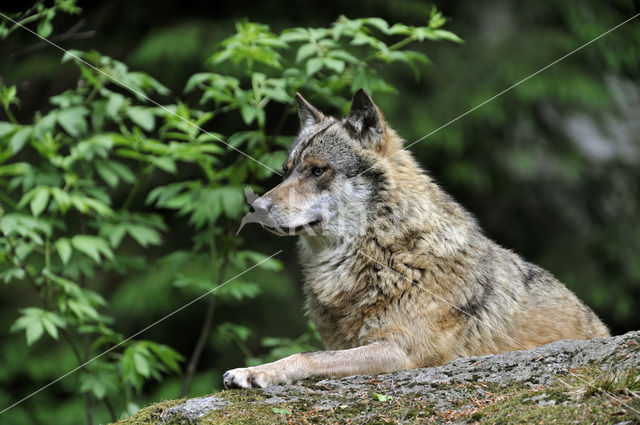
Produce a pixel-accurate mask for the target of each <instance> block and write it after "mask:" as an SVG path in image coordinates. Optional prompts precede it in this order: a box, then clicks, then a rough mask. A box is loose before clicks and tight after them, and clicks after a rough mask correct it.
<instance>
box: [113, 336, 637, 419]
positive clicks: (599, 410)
mask: <svg viewBox="0 0 640 425" xmlns="http://www.w3.org/2000/svg"><path fill="white" fill-rule="evenodd" d="M639 366H640V331H634V332H629V333H627V334H625V335H621V336H615V337H612V338H598V339H594V340H591V341H557V342H554V343H552V344H549V345H546V346H543V347H539V348H535V349H533V350H527V351H512V352H508V353H503V354H499V355H493V356H482V357H470V358H463V359H457V360H455V361H453V362H451V363H449V364H446V365H443V366H438V367H429V368H423V369H412V370H407V371H401V372H395V373H389V374H384V375H377V376H352V377H347V378H341V379H321V380H318V379H313V380H306V381H303V382H302V383H300V384H299V385H289V386H274V387H270V388H266V389H251V390H225V391H222V392H220V393H218V394H216V395H212V396H209V397H200V398H194V399H190V400H186V401H185V400H182V401H169V402H162V403H158V404H156V405H152V406H149V407H147V408H145V409H142V410H141V411H139V412H138V413H136V415H134V416H132V417H131V418H128V419H125V420H123V421H121V423H124V424H134V423H135V424H166V425H170V424H185V423H188V424H218V423H247V424H254V423H255V424H262V423H264V424H267V423H281V422H282V423H287V422H289V423H304V422H305V421H306V422H308V423H314V422H315V423H365V422H366V423H414V422H416V421H418V422H427V423H428V422H445V423H473V422H478V423H533V422H535V423H538V422H540V421H544V422H545V423H549V421H553V420H555V422H556V423H571V422H575V423H585V422H586V423H592V422H598V423H600V422H604V423H627V422H628V423H631V424H637V423H640V372H639V369H638V367H639ZM389 396H390V397H389Z"/></svg>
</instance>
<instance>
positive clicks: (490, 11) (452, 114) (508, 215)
mask: <svg viewBox="0 0 640 425" xmlns="http://www.w3.org/2000/svg"><path fill="white" fill-rule="evenodd" d="M432 4H433V3H426V2H420V1H415V0H405V1H393V2H390V1H370V2H361V1H340V2H338V1H322V2H312V1H290V2H274V1H248V2H230V1H223V2H174V1H154V2H133V1H109V2H81V3H79V6H80V7H82V9H83V10H82V13H81V14H80V15H76V16H66V15H60V17H59V18H56V21H55V27H56V32H55V35H53V36H52V37H51V40H52V41H54V42H56V43H59V44H60V45H61V46H63V47H64V48H66V49H69V48H76V49H82V50H91V49H96V50H98V51H99V52H101V53H102V54H105V55H108V56H111V57H113V58H116V59H118V60H121V61H123V62H125V63H126V64H127V65H129V67H130V68H132V69H139V70H142V71H145V72H148V73H149V74H151V75H152V76H153V77H155V78H156V79H158V80H159V81H161V82H162V83H163V84H164V85H166V86H167V87H169V88H170V89H171V91H172V93H176V94H177V95H180V96H182V95H181V92H182V90H183V88H184V86H185V83H186V81H187V79H188V77H189V76H190V75H192V74H193V73H195V72H200V71H202V70H203V69H204V65H203V64H204V62H205V60H206V59H207V58H208V57H210V56H211V54H212V53H213V52H214V51H215V49H216V45H217V43H218V42H219V41H220V40H222V39H223V38H225V37H227V36H229V35H230V34H232V33H233V31H234V25H235V22H236V21H238V20H240V19H243V18H247V19H248V20H250V21H256V22H261V23H265V24H268V25H269V26H270V27H271V29H272V30H274V31H279V30H281V29H284V28H288V27H294V26H295V27H297V26H304V27H307V26H328V25H330V23H331V22H333V21H334V20H335V19H336V18H338V16H340V15H342V14H344V15H347V16H348V17H350V18H357V17H369V16H377V17H382V18H383V19H385V20H387V21H388V22H390V23H394V22H403V23H406V24H416V25H421V24H424V22H425V21H426V20H427V18H428V16H429V10H430V6H431V5H432ZM435 5H436V6H437V7H438V9H439V10H441V11H442V12H443V13H444V15H446V16H447V17H449V18H450V19H451V21H450V23H449V24H448V25H447V29H448V30H450V31H452V32H454V33H456V34H457V35H458V36H460V37H461V38H462V39H463V40H464V41H465V42H464V44H452V43H428V44H425V45H421V46H418V47H416V49H417V50H421V51H424V52H425V53H426V54H427V55H428V56H429V58H430V59H431V60H432V64H430V65H428V66H426V67H422V68H421V72H420V76H419V79H416V78H415V77H414V75H413V74H412V73H411V71H410V70H409V69H403V68H399V67H394V68H392V69H391V68H390V69H389V71H388V72H387V71H384V72H387V73H386V74H385V77H386V78H387V79H388V81H389V82H391V84H392V85H393V86H394V87H395V88H396V92H395V93H389V94H381V95H379V96H377V97H376V99H375V100H376V101H377V102H378V104H379V105H380V106H381V108H382V110H383V111H384V113H385V115H386V118H387V121H388V122H389V123H390V124H391V125H392V126H393V127H394V128H396V130H398V132H399V134H400V135H401V136H402V137H404V138H405V140H406V141H407V143H411V142H413V141H415V140H417V139H418V138H421V137H423V136H424V135H426V134H428V133H430V132H432V131H433V130H435V129H437V128H438V127H440V126H442V125H443V124H445V123H447V122H449V121H450V120H452V119H454V118H456V117H458V116H459V115H460V114H462V113H464V112H466V111H468V110H469V109H471V108H473V107H475V106H476V105H478V104H480V103H482V102H483V101H485V100H486V99H488V98H490V97H492V96H494V95H495V94H497V93H499V92H501V91H502V90H504V89H506V88H507V87H509V86H511V85H512V84H514V83H516V82H518V81H520V80H521V79H523V78H525V77H527V76H529V75H530V74H532V73H534V72H535V71H537V70H539V69H541V68H542V67H544V66H546V65H548V64H549V63H551V62H553V61H554V60H556V59H558V58H560V57H561V56H563V55H564V54H566V53H568V52H570V51H572V50H573V49H575V48H577V47H579V46H580V45H582V44H583V43H585V42H587V41H589V40H591V39H593V38H594V37H596V36H597V35H599V34H601V33H603V32H604V31H606V30H608V29H609V28H611V27H613V26H615V25H617V24H619V23H620V22H622V21H624V20H625V19H627V18H629V17H631V16H632V15H634V14H635V13H637V12H638V5H637V2H633V1H612V2H606V3H605V2H600V1H576V2H556V1H519V2H516V1H494V2H475V1H465V0H458V1H447V2H435ZM4 7H5V6H3V8H4ZM13 7H15V8H16V9H17V8H18V5H14V6H13ZM3 10H7V9H3ZM60 57H61V52H60V51H58V50H56V49H54V48H52V47H51V46H49V45H47V44H45V43H43V42H40V41H38V40H37V39H36V38H35V37H34V36H33V35H31V34H29V33H27V32H24V31H18V32H16V33H15V34H12V35H11V37H10V38H8V39H6V40H3V41H0V75H1V76H2V78H3V80H4V81H5V83H7V84H16V85H17V86H18V90H19V93H20V99H21V105H20V108H19V110H17V111H16V116H17V118H18V119H19V120H22V119H29V118H30V117H31V116H32V115H33V112H34V111H36V110H46V109H47V108H48V106H47V99H48V98H49V97H50V96H52V95H55V94H57V93H60V92H61V91H64V90H65V89H67V88H69V87H71V86H73V84H74V83H75V81H76V80H77V73H76V72H73V71H72V68H71V67H70V65H61V64H60ZM639 83H640V21H638V20H636V21H632V22H630V23H628V24H627V25H625V26H624V27H622V28H620V29H619V30H616V31H615V32H613V33H611V34H609V35H607V36H605V37H603V38H602V39H600V40H598V41H596V42H594V43H593V44H591V45H589V46H587V47H585V48H584V49H583V50H581V51H579V52H577V53H575V54H574V55H572V56H570V57H568V58H567V59H564V60H562V61H561V62H559V63H558V64H556V65H554V66H552V67H551V68H549V69H547V70H545V71H543V72H542V73H540V74H539V75H536V76H535V77H533V78H531V79H530V80H528V81H526V82H524V83H523V84H522V85H519V86H518V87H516V88H514V89H513V90H511V91H509V92H507V93H505V94H504V95H502V96H500V97H498V98H496V99H495V100H493V101H491V102H489V103H488V104H486V105H484V106H482V107H480V108H479V109H477V110H475V111H473V112H471V113H470V114H468V115H466V116H464V117H462V118H460V119H459V120H457V121H455V122H453V123H451V124H450V125H448V126H447V127H446V128H444V129H442V130H440V131H438V132H436V133H435V134H433V135H432V136H430V137H428V138H426V139H424V140H422V141H421V142H419V143H417V144H416V145H415V146H412V147H411V148H410V149H411V151H412V152H414V154H415V155H416V157H417V158H418V159H419V161H420V163H422V164H423V165H424V167H425V168H426V169H427V170H429V172H430V173H431V175H432V176H434V178H435V179H436V180H437V181H438V182H439V183H440V184H441V185H442V186H443V187H444V188H445V190H447V191H448V192H449V193H451V194H452V195H453V196H454V197H455V198H456V199H457V200H458V201H459V202H460V203H462V204H463V205H464V206H465V207H466V208H467V209H469V210H470V211H471V212H472V213H473V214H474V215H475V216H476V217H477V218H478V220H479V222H480V224H481V225H482V227H483V228H484V229H485V231H486V232H487V234H488V235H489V236H490V237H492V238H493V239H494V240H496V241H497V242H498V243H499V244H501V245H503V246H505V247H507V248H509V249H512V250H513V251H515V252H517V253H519V254H521V255H522V256H523V257H524V258H525V259H527V260H529V261H531V262H534V263H537V264H539V265H541V266H542V267H544V268H546V269H547V270H549V271H551V272H552V273H553V274H554V275H556V276H557V277H558V278H559V279H560V280H561V281H562V282H564V283H565V284H566V285H567V286H568V287H569V288H570V289H571V290H573V291H574V292H575V293H576V294H577V295H578V296H579V297H580V298H581V299H582V300H584V301H585V302H586V303H587V304H588V305H589V306H591V307H592V308H593V309H594V310H595V311H596V312H597V313H598V314H599V315H600V316H601V318H602V319H603V320H604V321H605V322H606V323H607V324H608V325H609V326H610V328H611V330H612V332H613V333H615V334H619V333H624V332H626V331H629V330H632V329H638V328H639V327H640V326H639V325H640V315H639V314H638V312H639V306H640V214H639V213H638V211H639V208H638V207H639V206H640V205H639V199H640V165H639V162H638V159H639V157H640V139H639V138H640V136H638V135H639V134H640V120H639V119H640V84H639ZM177 95H176V96H177ZM185 97H186V98H187V99H188V98H189V97H188V96H185ZM168 99H169V100H171V96H169V97H168ZM317 103H318V104H317V106H318V107H320V108H321V109H324V110H325V111H326V112H328V113H337V112H338V111H335V110H332V109H331V107H330V106H328V105H326V104H325V105H323V104H322V100H321V99H320V100H318V102H317ZM269 122H270V121H269V115H267V125H270V124H269ZM229 125H230V126H237V125H238V123H230V124H229ZM296 127H297V122H296V120H295V119H291V120H290V122H287V124H286V129H285V132H286V133H288V134H294V133H295V131H296ZM215 130H216V131H217V132H220V133H222V134H224V133H225V132H228V131H236V130H237V128H216V129H215ZM277 182H278V179H276V178H274V179H273V181H271V182H268V183H266V184H265V186H267V187H269V186H272V185H275V184H277ZM167 214H169V213H167ZM184 231H185V236H184V237H185V238H188V237H189V235H188V232H189V229H188V228H185V230H184ZM245 232H246V237H247V238H248V239H249V240H251V241H253V242H252V244H253V245H254V249H255V250H258V251H261V252H263V253H265V254H266V255H270V254H272V253H273V252H275V251H277V250H278V249H284V250H285V251H284V253H283V255H282V256H281V260H282V261H283V262H284V264H285V268H284V271H283V272H281V273H279V274H273V275H267V280H271V282H268V283H265V288H264V289H263V295H261V296H260V297H259V298H257V299H255V300H251V301H247V302H243V303H237V304H235V305H233V304H232V305H225V306H223V307H221V308H220V309H219V310H218V311H216V321H218V322H220V323H221V322H225V321H231V320H233V321H235V322H239V323H243V324H245V325H246V326H248V327H250V328H251V329H252V330H253V334H252V336H251V337H250V338H249V339H248V341H247V346H248V347H249V349H250V350H251V351H252V352H253V354H255V355H259V354H261V353H264V352H265V351H266V349H265V348H263V347H261V345H260V339H261V338H262V337H264V336H278V337H290V338H295V337H297V336H299V335H300V334H302V333H304V332H305V330H306V319H305V318H304V317H303V315H302V311H301V294H300V285H299V282H300V279H301V276H300V272H299V269H298V267H297V265H296V258H295V241H294V240H293V239H284V238H277V237H275V236H273V235H271V234H268V233H266V232H263V231H261V230H259V229H258V228H257V227H250V228H247V229H246V230H245ZM152 254H153V253H152V252H151V253H150V255H152ZM103 295H104V296H105V297H106V298H107V299H108V300H109V302H110V304H111V308H112V309H113V311H112V315H113V316H114V317H115V319H116V324H117V325H116V327H117V328H118V330H119V331H120V332H122V333H123V334H125V335H128V334H130V333H133V332H135V331H137V330H139V329H141V328H143V327H144V326H146V325H147V324H149V323H151V322H152V321H154V320H156V319H157V318H158V317H160V316H162V315H163V314H166V313H167V312H169V311H171V310H173V309H174V308H176V307H177V306H179V305H180V304H181V300H185V299H188V298H185V297H182V298H180V297H178V296H177V295H176V294H175V290H174V289H172V287H171V285H170V284H164V283H162V278H161V276H157V274H154V271H153V270H149V271H147V272H146V273H138V274H136V275H130V276H113V281H112V282H111V283H110V285H109V287H108V288H105V293H104V294H103ZM20 296H22V294H21V293H20V292H19V291H16V290H15V289H12V288H8V287H6V286H3V285H0V323H1V324H2V327H1V328H0V339H1V340H2V346H3V347H2V352H3V354H2V357H1V358H2V362H0V382H3V384H2V387H3V388H6V389H7V390H3V393H4V394H3V397H1V399H2V400H3V402H4V401H6V402H7V404H9V401H15V400H16V398H17V397H18V396H19V395H23V394H25V393H27V392H28V390H29V389H32V386H31V385H24V384H23V382H24V381H25V380H26V381H28V382H33V381H35V382H38V380H40V381H41V382H42V383H43V384H44V383H46V382H47V378H48V377H49V375H50V371H49V368H48V366H47V364H50V363H51V362H60V363H61V364H65V360H64V358H65V357H66V356H68V353H67V352H66V351H64V350H62V349H60V351H58V349H57V348H56V347H55V341H54V342H50V343H46V344H53V346H50V347H49V346H44V345H46V344H44V343H43V346H36V347H35V348H31V349H27V348H25V347H23V345H24V342H23V336H22V335H15V334H9V330H8V329H9V327H10V325H11V323H12V322H13V321H14V320H15V318H16V310H17V308H19V307H22V306H23V305H24V302H23V301H24V300H22V299H20V298H19V297H20ZM205 309H206V306H205V305H204V304H203V303H201V304H197V305H194V306H192V307H191V308H189V309H188V310H185V311H183V312H181V313H180V314H179V315H177V316H175V317H174V318H172V319H170V320H168V321H167V322H164V323H163V324H162V325H160V326H158V327H157V328H154V329H151V330H150V331H149V332H148V334H147V335H145V338H147V339H153V340H158V341H161V342H163V343H166V344H168V345H170V346H172V347H174V348H175V349H177V350H178V351H179V352H181V353H183V354H184V355H185V356H188V355H189V353H190V351H191V349H192V347H193V345H194V344H195V340H196V338H197V335H198V331H199V323H200V321H201V317H202V315H203V314H204V310H205ZM245 357H246V356H245V353H243V352H242V350H240V349H239V348H238V347H237V346H234V345H233V344H227V345H224V344H223V342H221V341H220V340H218V339H216V336H215V335H213V336H212V339H211V341H210V342H209V344H208V346H207V349H206V350H205V354H204V357H203V360H202V362H201V364H200V367H199V370H200V372H199V374H198V376H197V379H196V380H195V381H194V385H193V387H192V390H191V392H190V394H189V395H191V396H194V395H197V394H205V393H208V392H211V391H213V390H215V389H217V388H219V387H220V378H219V376H220V374H221V373H222V372H223V371H224V370H225V369H226V368H229V367H235V366H240V365H242V364H243V362H244V360H243V359H244V358H245ZM179 383H180V378H179V377H173V378H167V379H165V380H164V381H163V382H162V383H152V384H150V385H148V386H146V387H145V390H144V391H143V392H142V394H140V395H139V396H138V400H139V404H140V405H143V404H145V403H147V402H150V401H154V400H159V399H161V398H176V397H177V390H178V388H179ZM69 385H71V384H69ZM9 389H10V390H9ZM64 394H65V392H64V391H62V390H60V391H59V390H56V389H55V387H53V388H52V389H50V390H45V391H43V393H41V394H39V395H38V396H37V397H34V398H33V399H31V400H29V401H28V402H26V403H25V404H24V405H23V406H21V407H20V409H24V411H29V410H30V409H40V408H43V407H44V408H46V409H52V410H56V411H58V412H67V413H68V416H67V417H76V412H78V411H80V412H81V410H82V401H81V400H75V399H71V398H68V397H64ZM0 407H3V406H0ZM16 409H17V408H16ZM61 414H62V413H61ZM80 415H81V413H80ZM17 417H18V416H16V418H17ZM77 417H79V418H81V417H82V416H77ZM20 418H23V419H24V418H26V419H24V423H41V422H40V420H39V419H37V418H34V417H31V418H29V415H28V414H26V415H25V414H21V415H20ZM23 419H21V421H22V420H23ZM79 420H80V419H79ZM104 420H106V419H104Z"/></svg>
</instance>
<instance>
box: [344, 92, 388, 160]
mask: <svg viewBox="0 0 640 425" xmlns="http://www.w3.org/2000/svg"><path fill="white" fill-rule="evenodd" d="M347 124H348V125H349V126H350V127H351V128H352V129H353V131H354V132H355V133H356V134H357V135H358V136H359V137H360V139H361V142H362V144H363V146H365V147H372V148H375V147H378V146H379V144H380V143H381V142H382V141H383V139H384V126H385V123H384V118H383V117H382V114H381V113H380V110H379V109H378V106H377V105H376V104H375V103H374V102H373V99H371V96H369V93H367V91H366V90H364V89H358V91H356V93H355V94H354V95H353V101H352V102H351V112H349V116H348V117H347Z"/></svg>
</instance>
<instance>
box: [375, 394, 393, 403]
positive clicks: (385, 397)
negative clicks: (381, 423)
mask: <svg viewBox="0 0 640 425" xmlns="http://www.w3.org/2000/svg"><path fill="white" fill-rule="evenodd" d="M373 398H375V399H376V400H378V401H381V402H385V401H389V400H393V396H390V395H386V394H378V393H373Z"/></svg>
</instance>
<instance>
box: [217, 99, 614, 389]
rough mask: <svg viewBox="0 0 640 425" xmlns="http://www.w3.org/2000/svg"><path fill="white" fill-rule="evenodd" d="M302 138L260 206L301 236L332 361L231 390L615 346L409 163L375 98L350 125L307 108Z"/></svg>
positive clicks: (256, 372)
mask: <svg viewBox="0 0 640 425" xmlns="http://www.w3.org/2000/svg"><path fill="white" fill-rule="evenodd" d="M297 99H298V109H299V115H300V119H301V125H302V129H301V132H300V135H299V136H298V138H297V139H296V141H295V142H294V145H293V146H292V148H291V152H290V155H289V158H288V160H287V162H286V163H285V165H284V167H283V169H284V171H285V174H286V175H285V179H284V181H283V182H282V183H281V184H280V185H278V186H277V187H276V188H274V189H272V190H271V191H269V192H268V193H267V194H265V195H264V196H262V197H261V198H259V199H258V200H257V201H256V202H255V203H254V204H253V205H254V207H255V208H259V209H263V210H264V211H267V212H269V214H270V216H271V217H272V218H273V220H274V221H275V223H277V226H276V227H274V229H272V230H274V231H275V232H277V233H281V234H284V233H287V232H288V233H296V234H301V237H300V240H299V248H300V260H301V263H302V267H303V271H304V276H305V282H304V292H305V295H306V310H307V312H308V314H309V315H310V317H311V319H312V320H313V322H314V323H315V325H316V327H317V329H318V331H319V333H320V335H321V336H322V339H323V341H324V343H325V345H326V348H327V349H328V350H330V351H319V352H311V353H300V354H295V355H293V356H290V357H287V358H285V359H282V360H279V361H277V362H274V363H269V364H265V365H261V366H257V367H252V368H241V369H234V370H231V371H228V372H227V373H225V376H224V382H225V385H227V386H231V387H251V386H260V387H264V386H267V385H273V384H279V383H292V382H296V381H298V380H300V379H304V378H307V377H311V376H346V375H352V374H376V373H381V372H390V371H394V370H400V369H408V368H414V367H419V366H425V365H439V364H443V363H447V362H449V361H451V360H453V359H455V358H457V357H464V356H475V355H484V354H493V353H500V352H503V351H508V350H520V349H526V348H532V347H536V346H539V345H543V344H547V343H549V342H552V341H555V340H559V339H590V338H594V337H602V336H608V335H609V332H608V330H607V328H606V327H605V325H604V324H603V323H602V322H601V321H600V320H599V319H598V317H597V316H596V315H595V314H594V313H593V312H592V311H591V310H590V309H589V308H588V307H587V306H585V305H584V304H583V303H582V302H580V300H578V299H577V298H576V296H575V295H574V294H573V293H572V292H571V291H569V290H568V289H567V288H566V287H565V286H564V285H563V284H561V283H560V282H559V281H558V280H556V279H555V278H554V277H553V276H552V275H551V274H550V273H548V272H547V271H545V270H543V269H541V268H540V267H538V266H536V265H533V264H531V263H528V262H526V261H524V260H523V259H521V258H520V257H519V256H518V255H516V254H515V253H513V252H511V251H509V250H507V249H504V248H502V247H500V246H499V245H497V244H496V243H494V242H493V241H491V240H490V239H489V238H487V237H486V236H485V235H484V234H483V233H482V231H481V229H480V228H479V227H478V225H477V223H476V221H475V219H474V218H473V217H472V216H471V215H470V214H469V213H468V212H467V211H465V209H464V208H463V207H461V206H460V205H459V204H458V203H456V202H455V201H454V200H453V199H452V198H451V197H450V196H449V195H447V194H446V193H445V192H443V191H442V189H440V188H439V187H438V185H437V184H436V183H435V182H434V181H433V180H432V179H431V178H430V177H429V175H427V174H426V173H425V172H424V171H423V170H422V169H421V168H420V167H419V165H418V164H417V163H416V161H415V160H414V159H413V157H412V156H411V154H410V153H409V152H407V151H404V150H402V140H401V139H400V138H399V137H398V136H397V135H396V133H395V132H394V131H393V130H392V129H391V128H389V127H388V126H387V125H386V123H385V121H384V118H383V116H382V114H381V113H380V111H379V109H378V107H377V106H376V105H375V104H374V103H373V101H372V100H371V98H370V97H369V95H368V94H367V93H366V92H365V91H364V90H359V91H358V92H357V93H356V94H355V96H354V100H353V103H352V106H351V113H350V115H349V117H347V118H346V119H344V120H341V121H339V120H336V119H333V118H328V117H325V116H324V115H323V114H322V113H320V112H319V111H318V110H316V109H315V108H314V107H313V106H311V105H310V104H309V103H308V102H306V101H305V100H304V99H303V98H302V97H301V96H299V95H298V96H297Z"/></svg>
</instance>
